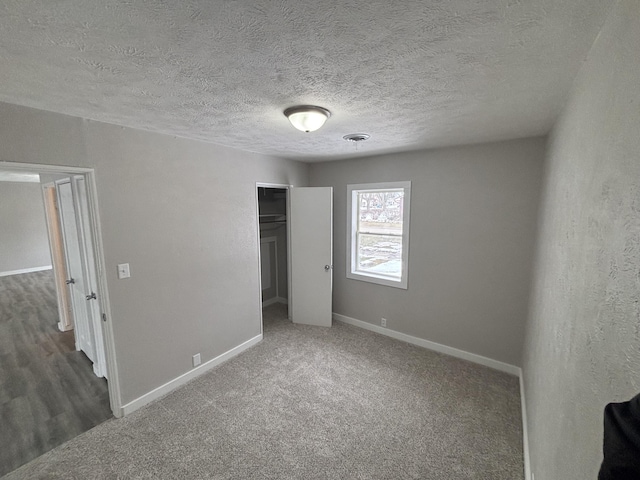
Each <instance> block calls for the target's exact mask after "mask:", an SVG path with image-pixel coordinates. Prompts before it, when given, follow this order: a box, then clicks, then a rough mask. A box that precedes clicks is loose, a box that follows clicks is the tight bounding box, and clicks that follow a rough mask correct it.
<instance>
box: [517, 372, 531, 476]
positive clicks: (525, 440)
mask: <svg viewBox="0 0 640 480" xmlns="http://www.w3.org/2000/svg"><path fill="white" fill-rule="evenodd" d="M520 406H521V408H522V450H523V454H524V478H525V480H531V457H530V456H529V428H528V422H527V404H526V401H525V395H524V372H523V371H522V369H520Z"/></svg>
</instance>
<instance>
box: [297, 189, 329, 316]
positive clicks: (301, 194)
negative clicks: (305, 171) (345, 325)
mask: <svg viewBox="0 0 640 480" xmlns="http://www.w3.org/2000/svg"><path fill="white" fill-rule="evenodd" d="M290 195H291V204H290V205H291V206H290V216H291V223H290V236H291V243H290V245H291V256H290V258H291V295H290V299H289V302H290V303H289V308H290V311H289V313H290V316H291V320H292V321H293V322H294V323H303V324H307V325H318V326H322V327H330V326H331V313H332V298H331V295H332V289H333V188H331V187H304V188H291V189H290Z"/></svg>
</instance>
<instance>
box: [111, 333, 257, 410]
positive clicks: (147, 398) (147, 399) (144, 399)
mask: <svg viewBox="0 0 640 480" xmlns="http://www.w3.org/2000/svg"><path fill="white" fill-rule="evenodd" d="M261 340H262V334H260V335H256V336H255V337H253V338H251V339H249V340H247V341H246V342H244V343H241V344H240V345H238V346H237V347H234V348H232V349H231V350H229V351H227V352H225V353H223V354H221V355H218V356H217V357H215V358H212V359H211V360H209V361H208V362H205V363H203V364H202V365H199V366H197V367H195V368H193V369H191V370H189V371H188V372H186V373H183V374H182V375H180V376H178V377H176V378H174V379H173V380H170V381H168V382H167V383H165V384H164V385H161V386H159V387H158V388H154V389H153V390H151V391H150V392H149V393H145V394H144V395H142V396H141V397H138V398H136V399H135V400H133V401H131V402H129V403H127V404H126V405H123V406H122V407H121V408H120V413H121V416H126V415H129V414H130V413H132V412H135V411H136V410H138V409H139V408H141V407H144V406H145V405H147V404H148V403H151V402H152V401H154V400H157V399H158V398H160V397H162V396H164V395H166V394H167V393H169V392H172V391H173V390H175V389H176V388H178V387H181V386H182V385H184V384H185V383H187V382H188V381H190V380H193V379H194V378H196V377H199V376H200V375H202V374H204V373H206V372H207V371H209V370H211V369H212V368H213V367H215V366H217V365H220V364H221V363H224V362H226V361H227V360H230V359H232V358H233V357H235V356H236V355H239V354H240V353H242V352H244V351H245V350H247V349H248V348H250V347H253V346H254V345H255V344H256V343H258V342H260V341H261Z"/></svg>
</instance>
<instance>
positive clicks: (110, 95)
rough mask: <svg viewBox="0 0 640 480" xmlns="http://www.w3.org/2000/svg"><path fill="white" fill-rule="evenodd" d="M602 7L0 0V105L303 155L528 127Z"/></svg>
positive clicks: (519, 131) (431, 142)
mask: <svg viewBox="0 0 640 480" xmlns="http://www.w3.org/2000/svg"><path fill="white" fill-rule="evenodd" d="M612 3H613V0H431V1H425V0H403V1H399V0H398V1H389V0H366V1H364V0H339V1H315V2H310V1H304V0H253V1H239V0H235V1H231V0H227V1H220V0H217V1H210V0H200V1H198V0H182V1H168V0H140V1H138V0H93V1H91V0H58V1H52V0H3V1H2V2H0V101H4V102H9V103H15V104H19V105H26V106H30V107H35V108H40V109H45V110H51V111H55V112H61V113H66V114H69V115H76V116H80V117H84V118H89V119H94V120H100V121H104V122H109V123H115V124H119V125H126V126H130V127H135V128H142V129H145V130H151V131H157V132H162V133H168V134H174V135H179V136H183V137H189V138H196V139H201V140H206V141H209V142H214V143H218V144H222V145H229V146H232V147H236V148H240V149H244V150H250V151H255V152H262V153H267V154H273V155H277V156H284V157H290V158H295V159H299V160H307V161H312V160H326V159H333V158H345V157H349V156H353V155H362V154H371V153H382V152H389V151H402V150H413V149H419V148H429V147H440V146H447V145H455V144H467V143H477V142H485V141H494V140H502V139H508V138H518V137H525V136H531V135H540V134H545V133H547V132H548V131H549V129H550V128H551V126H552V124H553V122H554V120H555V118H556V117H557V115H558V112H559V110H560V108H561V106H562V103H563V101H564V99H565V98H566V95H567V92H568V90H569V88H570V86H571V82H572V80H573V78H574V76H575V75H576V73H577V71H578V68H579V67H580V64H581V62H582V61H583V60H584V58H585V56H586V54H587V52H588V50H589V48H590V46H591V44H592V43H593V41H594V39H595V37H596V35H597V33H598V30H599V28H600V26H601V25H602V23H603V22H604V18H605V16H606V13H607V12H608V10H609V8H610V6H611V5H612ZM296 104H316V105H320V106H323V107H325V108H328V109H329V110H331V112H332V113H333V115H332V117H331V118H330V119H329V120H328V121H327V123H326V124H325V126H324V127H323V128H322V129H321V130H319V131H317V132H314V133H309V134H305V133H302V132H299V131H297V130H295V129H294V128H293V127H292V126H291V125H289V123H288V121H287V120H286V118H285V117H284V116H283V114H282V111H283V110H284V109H285V108H286V107H289V106H292V105H296ZM356 132H364V133H368V134H370V135H371V139H370V140H368V141H367V142H363V143H361V144H358V145H355V144H353V143H349V142H346V141H344V140H343V139H342V136H343V135H345V134H348V133H356ZM356 148H357V150H356Z"/></svg>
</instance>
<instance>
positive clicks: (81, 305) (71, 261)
mask: <svg viewBox="0 0 640 480" xmlns="http://www.w3.org/2000/svg"><path fill="white" fill-rule="evenodd" d="M56 192H57V195H58V213H59V214H60V225H61V227H62V241H63V245H64V255H65V263H66V267H67V277H68V278H67V284H68V285H69V296H70V297H71V308H72V310H73V320H74V322H73V323H74V330H75V332H74V334H75V338H76V349H77V350H82V351H83V352H84V353H85V354H86V355H87V357H89V360H91V361H92V362H95V358H96V357H95V350H94V345H93V338H92V337H93V336H92V334H91V330H90V327H89V312H88V309H87V299H86V293H85V292H86V290H87V289H86V286H85V275H84V268H83V264H82V253H81V250H80V249H81V246H80V238H79V231H78V221H77V217H76V209H75V205H74V200H73V190H72V187H71V181H70V179H65V180H58V181H57V182H56Z"/></svg>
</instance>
